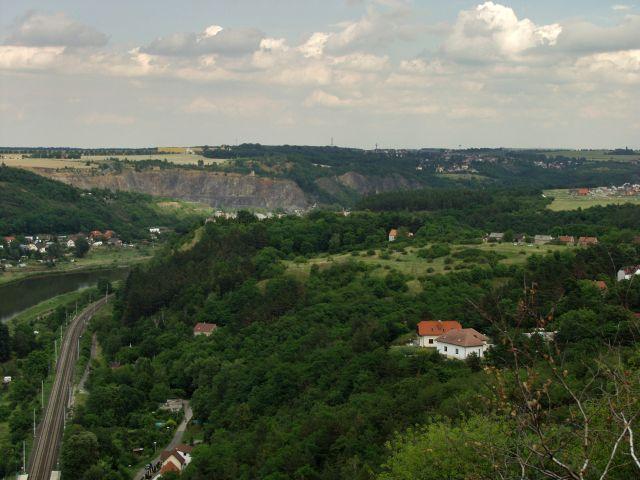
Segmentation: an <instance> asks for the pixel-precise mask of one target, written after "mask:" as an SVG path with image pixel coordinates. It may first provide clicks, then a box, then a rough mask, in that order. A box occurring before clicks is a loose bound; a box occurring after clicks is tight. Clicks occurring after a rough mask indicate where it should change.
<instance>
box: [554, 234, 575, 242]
mask: <svg viewBox="0 0 640 480" xmlns="http://www.w3.org/2000/svg"><path fill="white" fill-rule="evenodd" d="M558 240H560V241H561V242H571V243H573V242H575V241H576V239H575V238H574V237H573V235H561V236H559V237H558Z"/></svg>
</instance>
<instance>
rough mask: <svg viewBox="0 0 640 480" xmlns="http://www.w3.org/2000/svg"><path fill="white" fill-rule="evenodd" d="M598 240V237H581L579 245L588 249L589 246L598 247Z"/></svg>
mask: <svg viewBox="0 0 640 480" xmlns="http://www.w3.org/2000/svg"><path fill="white" fill-rule="evenodd" d="M597 244H598V238H597V237H580V238H579V239H578V245H580V246H582V247H587V246H589V245H597Z"/></svg>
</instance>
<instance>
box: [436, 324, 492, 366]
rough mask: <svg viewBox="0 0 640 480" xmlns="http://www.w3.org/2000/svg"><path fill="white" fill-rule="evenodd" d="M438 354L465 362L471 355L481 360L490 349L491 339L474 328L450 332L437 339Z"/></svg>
mask: <svg viewBox="0 0 640 480" xmlns="http://www.w3.org/2000/svg"><path fill="white" fill-rule="evenodd" d="M436 348H437V349H438V353H440V354H441V355H444V356H445V357H447V358H453V359H457V360H465V359H467V358H468V357H469V355H471V354H475V355H477V356H478V357H479V358H482V357H483V356H484V353H485V352H486V351H487V350H488V349H489V348H490V345H489V338H488V337H486V336H484V335H483V334H481V333H480V332H478V331H477V330H474V329H473V328H463V329H460V330H449V331H448V332H447V333H445V334H444V335H440V336H439V337H438V338H437V339H436Z"/></svg>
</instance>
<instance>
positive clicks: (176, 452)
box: [160, 447, 188, 465]
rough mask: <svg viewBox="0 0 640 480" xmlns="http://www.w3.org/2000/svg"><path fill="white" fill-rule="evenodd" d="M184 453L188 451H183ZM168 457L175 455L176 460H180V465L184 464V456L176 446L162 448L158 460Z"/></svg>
mask: <svg viewBox="0 0 640 480" xmlns="http://www.w3.org/2000/svg"><path fill="white" fill-rule="evenodd" d="M184 453H188V452H184ZM169 457H175V459H176V460H178V462H180V465H184V464H185V463H186V462H187V460H186V459H185V458H184V456H182V453H181V451H180V450H178V448H177V447H176V448H174V449H173V450H164V451H163V452H162V453H161V454H160V460H162V461H163V462H164V461H166V460H167V459H168V458H169Z"/></svg>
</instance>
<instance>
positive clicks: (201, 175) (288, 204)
mask: <svg viewBox="0 0 640 480" xmlns="http://www.w3.org/2000/svg"><path fill="white" fill-rule="evenodd" d="M34 170H35V171H36V172H37V173H39V174H41V175H45V176H47V177H49V178H53V179H54V180H59V181H61V182H64V183H67V184H70V185H73V186H75V187H78V188H84V189H89V188H104V189H109V190H125V191H132V192H141V193H148V194H150V195H155V196H159V197H170V198H177V199H181V200H188V201H192V202H200V203H205V204H208V205H211V206H212V207H227V208H264V209H267V210H274V209H277V208H282V209H285V210H294V209H303V208H306V207H307V206H308V201H307V198H306V197H305V194H304V192H303V191H302V189H301V188H300V187H299V186H298V184H296V183H295V182H293V181H290V180H280V179H270V178H265V177H254V176H249V175H238V174H231V173H229V174H224V173H214V172H205V171H198V170H179V169H175V170H145V171H142V172H136V171H135V170H124V171H123V172H122V173H107V174H100V173H97V172H93V173H80V172H77V173H76V172H68V171H55V170H50V169H34Z"/></svg>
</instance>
